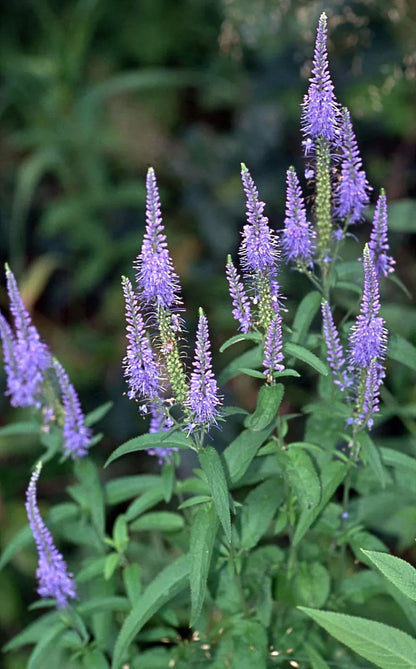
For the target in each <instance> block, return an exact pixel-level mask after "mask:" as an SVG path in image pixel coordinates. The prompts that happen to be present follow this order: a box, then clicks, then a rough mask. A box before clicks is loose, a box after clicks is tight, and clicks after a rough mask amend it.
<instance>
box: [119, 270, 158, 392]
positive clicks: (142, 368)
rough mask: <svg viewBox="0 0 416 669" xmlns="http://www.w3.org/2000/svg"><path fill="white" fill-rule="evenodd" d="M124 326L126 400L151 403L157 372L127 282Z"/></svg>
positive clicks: (153, 357)
mask: <svg viewBox="0 0 416 669" xmlns="http://www.w3.org/2000/svg"><path fill="white" fill-rule="evenodd" d="M121 282H122V288H123V294H124V300H125V307H126V322H127V327H126V330H127V349H126V355H125V357H124V360H123V367H124V377H125V379H126V381H127V383H128V386H129V391H128V393H127V396H128V397H129V399H140V400H144V401H151V400H152V399H154V398H155V397H158V396H159V394H160V371H159V367H158V364H157V361H156V358H155V356H154V354H153V351H152V347H151V345H150V342H149V339H148V336H147V334H146V330H145V326H144V321H143V317H142V315H141V313H140V309H139V305H138V300H137V297H136V295H135V293H134V291H133V287H132V285H131V282H130V280H129V279H128V278H127V277H125V276H123V277H122V279H121Z"/></svg>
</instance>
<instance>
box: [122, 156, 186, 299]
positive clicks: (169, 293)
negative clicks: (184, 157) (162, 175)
mask: <svg viewBox="0 0 416 669" xmlns="http://www.w3.org/2000/svg"><path fill="white" fill-rule="evenodd" d="M134 267H135V269H136V280H137V286H138V289H139V296H140V300H141V302H142V303H143V305H145V306H147V307H150V308H155V307H164V308H165V309H175V308H177V307H178V306H179V305H180V303H181V298H180V286H179V279H178V276H177V274H176V272H175V270H174V267H173V263H172V259H171V257H170V254H169V250H168V245H167V242H166V235H165V232H164V226H163V223H162V214H161V210H160V198H159V191H158V187H157V183H156V175H155V171H154V169H153V167H149V169H148V172H147V178H146V231H145V234H144V238H143V244H142V248H141V252H140V254H139V255H138V257H137V259H136V261H135V263H134Z"/></svg>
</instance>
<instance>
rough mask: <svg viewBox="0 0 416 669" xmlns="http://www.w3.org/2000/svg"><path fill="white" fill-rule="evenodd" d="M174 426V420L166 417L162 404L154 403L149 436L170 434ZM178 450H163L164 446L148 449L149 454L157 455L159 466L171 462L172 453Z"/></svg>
mask: <svg viewBox="0 0 416 669" xmlns="http://www.w3.org/2000/svg"><path fill="white" fill-rule="evenodd" d="M172 425H173V420H172V418H171V417H170V416H167V415H166V413H165V412H164V410H163V407H162V406H161V404H160V403H157V402H152V404H151V405H150V426H149V434H156V433H158V432H168V431H169V430H170V428H171V427H172ZM177 450H178V449H177V448H163V447H162V446H157V447H156V448H148V449H147V453H148V454H149V455H155V456H156V457H157V459H158V463H159V465H163V463H164V462H170V460H171V458H172V453H173V452H174V451H177Z"/></svg>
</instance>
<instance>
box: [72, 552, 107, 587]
mask: <svg viewBox="0 0 416 669" xmlns="http://www.w3.org/2000/svg"><path fill="white" fill-rule="evenodd" d="M105 560H106V556H104V555H101V556H100V557H95V558H91V559H89V560H88V561H86V565H85V567H83V568H82V569H80V570H79V571H78V572H77V575H76V582H77V583H87V582H88V581H91V580H92V579H93V578H97V577H98V576H100V577H101V576H102V575H103V571H104V565H105Z"/></svg>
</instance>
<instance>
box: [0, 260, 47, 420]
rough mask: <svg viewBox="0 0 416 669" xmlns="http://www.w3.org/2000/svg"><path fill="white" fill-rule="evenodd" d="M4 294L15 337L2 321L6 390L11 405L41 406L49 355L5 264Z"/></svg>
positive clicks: (13, 278) (14, 280)
mask: <svg viewBox="0 0 416 669" xmlns="http://www.w3.org/2000/svg"><path fill="white" fill-rule="evenodd" d="M6 279H7V292H8V296H9V300H10V311H11V313H12V315H13V319H14V334H11V330H10V328H6V326H5V321H4V319H3V321H2V327H1V332H2V339H3V338H4V341H3V343H4V342H6V343H7V350H8V353H7V354H6V355H7V357H8V369H9V372H10V374H11V376H10V378H9V391H10V397H11V404H12V405H13V406H16V407H17V406H21V407H24V406H36V407H40V405H41V401H40V395H41V390H42V382H43V379H44V374H45V372H46V370H47V369H48V367H50V366H51V364H52V360H51V355H50V353H49V351H48V348H47V346H46V345H45V344H44V343H43V342H42V341H41V339H40V336H39V333H38V331H37V329H36V328H35V326H34V325H32V321H31V318H30V316H29V313H28V311H27V309H26V307H25V305H24V303H23V300H22V298H21V295H20V293H19V289H18V286H17V282H16V279H15V277H14V275H13V273H12V271H11V270H10V268H9V267H8V266H7V265H6Z"/></svg>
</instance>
